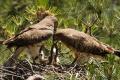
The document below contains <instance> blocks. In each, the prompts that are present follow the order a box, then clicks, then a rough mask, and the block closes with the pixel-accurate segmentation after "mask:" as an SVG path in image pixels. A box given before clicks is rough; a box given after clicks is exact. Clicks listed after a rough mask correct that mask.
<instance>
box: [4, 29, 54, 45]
mask: <svg viewBox="0 0 120 80" xmlns="http://www.w3.org/2000/svg"><path fill="white" fill-rule="evenodd" d="M52 35H53V31H52V30H38V29H31V30H28V31H26V32H24V33H22V34H20V35H18V36H17V37H12V38H10V39H8V40H6V41H4V44H6V45H10V46H15V45H17V46H24V45H29V44H34V43H38V42H41V41H43V40H46V39H48V38H49V37H50V36H52Z"/></svg>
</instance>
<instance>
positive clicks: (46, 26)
mask: <svg viewBox="0 0 120 80" xmlns="http://www.w3.org/2000/svg"><path fill="white" fill-rule="evenodd" d="M38 16H39V18H40V19H41V21H39V22H38V23H36V24H33V25H31V26H29V27H26V28H25V29H24V30H22V31H21V32H20V33H18V34H16V35H15V36H13V37H11V38H9V39H7V40H5V41H3V44H4V45H6V46H7V48H12V47H15V48H16V49H15V52H14V53H13V55H12V56H11V57H10V58H9V59H8V60H7V61H6V62H5V63H4V66H13V65H14V63H15V61H16V60H17V58H18V56H19V54H20V53H21V52H22V51H23V50H24V49H25V48H27V49H28V52H29V54H30V55H32V59H33V60H34V59H35V58H36V56H38V54H39V49H40V48H38V46H39V44H40V43H41V42H42V41H44V40H47V39H48V38H50V37H51V36H52V35H53V34H54V30H55V28H56V27H57V24H58V20H57V18H56V17H55V16H54V15H51V14H49V13H48V12H47V11H42V12H39V14H38Z"/></svg>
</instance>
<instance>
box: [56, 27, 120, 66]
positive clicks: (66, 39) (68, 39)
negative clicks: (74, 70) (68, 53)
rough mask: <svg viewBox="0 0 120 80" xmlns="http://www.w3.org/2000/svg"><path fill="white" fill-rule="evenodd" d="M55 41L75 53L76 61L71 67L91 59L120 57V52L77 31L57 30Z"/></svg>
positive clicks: (69, 29) (68, 29)
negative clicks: (113, 55)
mask: <svg viewBox="0 0 120 80" xmlns="http://www.w3.org/2000/svg"><path fill="white" fill-rule="evenodd" d="M55 39H56V40H58V41H61V42H62V43H64V44H65V45H66V46H67V47H68V48H69V49H70V50H72V51H73V54H72V56H73V58H74V60H73V62H72V63H71V64H70V65H73V64H75V63H77V64H85V62H87V61H88V60H89V59H90V58H91V57H93V58H96V59H97V58H98V60H101V59H104V58H105V56H106V55H107V54H115V55H117V56H119V57H120V51H119V50H116V49H114V48H113V47H111V46H109V45H108V44H105V43H103V42H101V41H99V40H98V39H96V38H95V37H93V36H90V35H88V34H86V33H84V32H80V31H78V30H75V29H71V28H66V29H57V31H56V33H55Z"/></svg>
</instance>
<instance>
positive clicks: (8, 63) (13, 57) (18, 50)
mask: <svg viewBox="0 0 120 80" xmlns="http://www.w3.org/2000/svg"><path fill="white" fill-rule="evenodd" d="M23 49H24V48H23V47H17V48H16V50H15V52H14V53H13V54H12V55H11V57H10V58H9V59H8V60H7V61H6V62H5V63H4V64H3V66H4V67H12V66H13V65H14V64H15V61H16V60H17V58H18V56H19V54H20V53H21V52H22V51H23Z"/></svg>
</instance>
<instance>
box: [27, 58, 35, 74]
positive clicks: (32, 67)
mask: <svg viewBox="0 0 120 80" xmlns="http://www.w3.org/2000/svg"><path fill="white" fill-rule="evenodd" d="M26 61H27V62H28V63H29V65H30V68H31V71H32V75H33V74H34V73H35V72H34V70H33V67H32V64H31V63H30V62H29V61H28V60H27V59H26Z"/></svg>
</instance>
